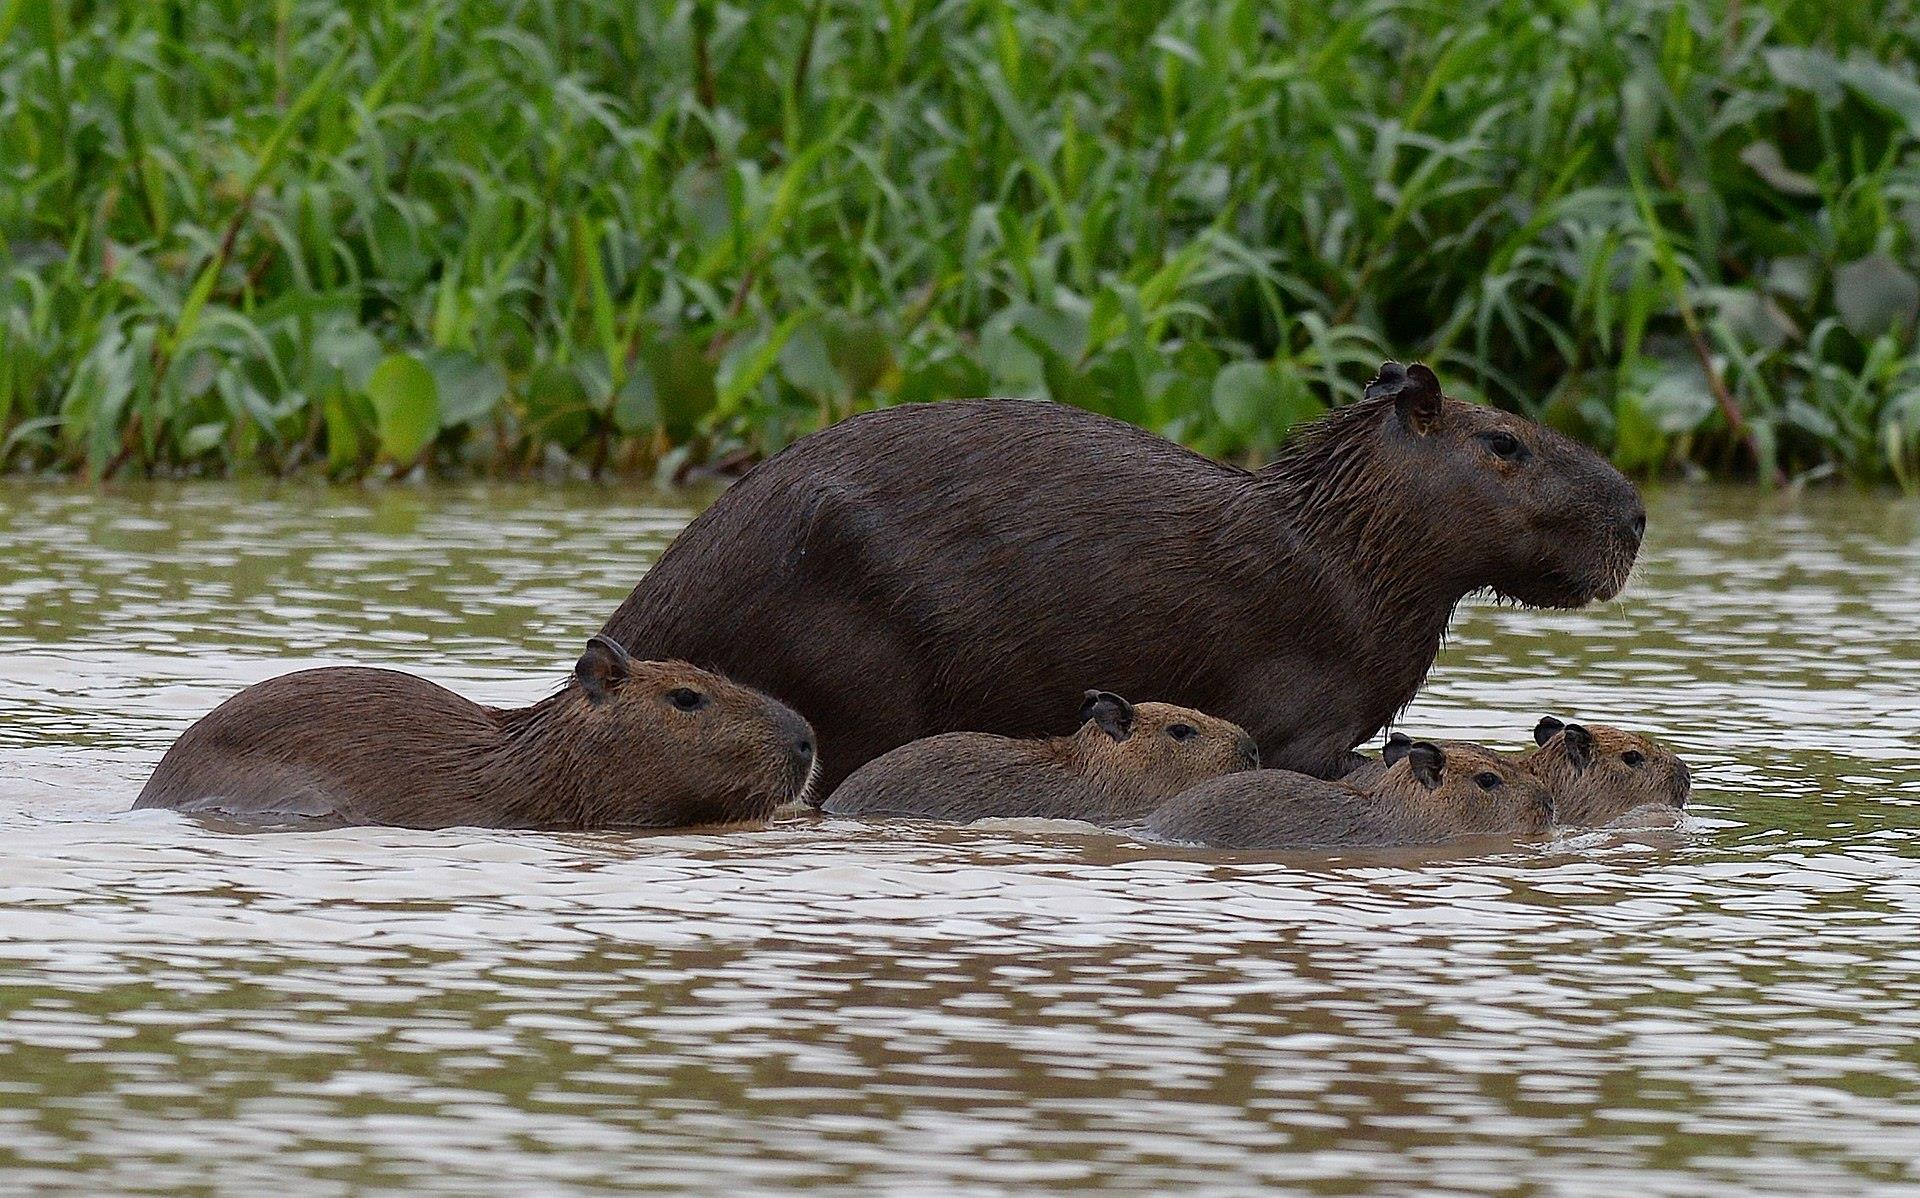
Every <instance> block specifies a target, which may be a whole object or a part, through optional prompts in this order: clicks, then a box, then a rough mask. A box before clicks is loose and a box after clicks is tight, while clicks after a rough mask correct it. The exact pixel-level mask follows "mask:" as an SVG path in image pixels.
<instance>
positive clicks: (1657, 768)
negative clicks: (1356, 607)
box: [1340, 716, 1693, 827]
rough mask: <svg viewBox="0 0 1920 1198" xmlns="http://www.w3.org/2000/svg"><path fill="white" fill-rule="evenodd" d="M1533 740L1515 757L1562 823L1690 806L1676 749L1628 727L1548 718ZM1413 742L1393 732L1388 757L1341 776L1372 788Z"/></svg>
mask: <svg viewBox="0 0 1920 1198" xmlns="http://www.w3.org/2000/svg"><path fill="white" fill-rule="evenodd" d="M1533 739H1534V743H1535V744H1536V745H1537V746H1539V747H1537V748H1535V749H1533V750H1532V751H1531V752H1528V753H1525V754H1521V755H1514V756H1513V760H1515V761H1517V762H1518V763H1519V765H1520V766H1521V768H1523V769H1525V770H1527V771H1528V772H1529V773H1531V774H1532V775H1533V776H1534V777H1536V778H1538V779H1540V781H1542V782H1544V783H1545V784H1546V786H1547V790H1548V791H1549V792H1550V793H1551V794H1552V795H1553V808H1554V822H1556V823H1558V824H1562V825H1565V826H1568V827H1596V826H1598V825H1600V824H1606V823H1611V822H1612V821H1614V820H1616V819H1619V818H1620V817H1621V816H1623V815H1626V814H1627V813H1628V812H1630V811H1637V810H1641V809H1645V808H1673V809H1675V810H1677V809H1679V808H1681V807H1684V806H1686V802H1687V795H1688V794H1689V792H1690V791H1691V790H1692V788H1693V775H1692V774H1691V772H1689V771H1688V769H1687V765H1686V763H1685V762H1684V761H1681V760H1680V758H1679V756H1678V755H1677V754H1675V753H1674V751H1673V750H1671V749H1669V748H1667V747H1666V746H1665V745H1662V744H1660V743H1659V742H1658V741H1655V740H1652V739H1650V738H1648V737H1645V736H1641V735H1640V734H1639V733H1637V732H1628V731H1627V730H1625V729H1624V728H1611V727H1608V726H1607V725H1605V724H1586V725H1581V724H1563V723H1561V722H1560V721H1559V720H1557V719H1555V718H1554V717H1552V716H1546V717H1544V718H1543V719H1541V721H1540V723H1539V724H1538V725H1536V726H1535V727H1534V730H1533ZM1412 743H1413V742H1412V741H1411V740H1409V739H1408V737H1407V735H1406V734H1405V733H1402V732H1396V733H1394V734H1393V735H1392V736H1391V737H1389V738H1388V739H1387V746H1386V752H1385V753H1384V754H1383V755H1382V757H1380V758H1368V759H1366V761H1365V763H1364V764H1362V765H1360V766H1359V767H1358V768H1356V769H1354V770H1353V771H1351V772H1350V773H1348V774H1347V775H1346V776H1345V777H1343V778H1341V779H1340V780H1341V781H1342V782H1345V783H1347V784H1348V785H1350V786H1357V787H1360V788H1362V789H1365V788H1366V787H1368V786H1371V785H1372V784H1373V783H1374V782H1375V781H1377V780H1378V779H1379V778H1380V777H1381V775H1383V774H1384V773H1385V772H1386V770H1387V767H1388V765H1389V764H1390V762H1391V761H1392V760H1397V759H1398V756H1397V755H1398V753H1401V752H1404V751H1405V748H1406V746H1407V745H1409V744H1412ZM1440 743H1441V744H1442V745H1443V746H1444V747H1446V748H1447V749H1449V750H1451V749H1453V748H1455V747H1459V746H1464V747H1468V748H1472V749H1476V750H1479V751H1480V752H1484V753H1492V752H1495V750H1492V749H1489V748H1487V747H1486V746H1485V745H1478V744H1471V743H1469V742H1457V741H1441V742H1440ZM1502 756H1508V755H1507V754H1502Z"/></svg>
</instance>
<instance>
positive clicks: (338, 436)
mask: <svg viewBox="0 0 1920 1198" xmlns="http://www.w3.org/2000/svg"><path fill="white" fill-rule="evenodd" d="M1917 57H1920V6H1915V5H1914V4H1912V3H1911V2H1910V0H1745V2H1732V0H1730V2H1725V3H1696V4H1685V3H1682V4H1664V3H1653V2H1651V0H1613V2H1609V3H1592V4H1589V3H1579V2H1575V0H1557V2H1556V0H1465V2H1464V3H1457V2H1452V0H1450V2H1448V3H1440V2H1438V0H1432V2H1427V3H1409V2H1401V0H1377V2H1365V0H1332V2H1329V3H1322V2H1320V0H1268V2H1266V3H1255V2H1252V0H1240V2H1236V0H1212V2H1201V0H1184V2H1175V0H1166V2H1149V0H1129V2H1127V3H1115V2H1114V0H1054V2H1050V3H1049V2H1043V0H862V2H854V0H744V2H742V3H702V2H686V0H681V2H654V0H639V2H638V3H636V2H635V0H521V2H512V0H464V2H455V0H444V2H439V3H434V2H428V0H385V2H375V0H358V2H354V3H347V4H341V3H335V2H331V0H328V2H322V0H173V2H161V0H149V2H147V3H139V4H134V3H116V2H110V0H101V2H97V3H79V2H72V0H68V2H60V0H54V2H52V3H44V2H34V0H0V173H3V174H4V185H3V186H0V467H4V468H9V469H54V470H71V471H78V470H85V471H89V472H92V473H95V474H100V475H105V474H111V473H116V472H127V471H155V472H205V473H221V472H230V473H250V472H259V471H265V472H289V471H296V470H302V469H315V468H320V469H326V470H329V471H332V472H334V473H336V474H342V475H353V474H358V473H362V472H367V471H384V470H389V469H404V468H407V467H410V466H412V465H413V464H414V463H415V462H416V461H418V462H425V463H427V464H429V465H430V466H432V467H434V468H441V469H451V470H479V469H484V470H495V469H498V470H512V469H523V468H526V467H529V466H550V465H551V464H553V463H554V462H555V460H556V459H557V458H558V457H559V456H560V455H565V457H566V458H567V459H568V460H570V461H571V462H573V463H577V464H579V465H580V466H582V467H585V468H592V469H601V468H607V469H623V470H635V469H638V470H646V469H653V468H657V467H660V466H662V465H665V466H668V467H670V466H672V465H674V464H675V463H677V462H679V461H682V460H686V459H688V458H693V459H721V458H728V457H736V458H737V457H739V456H740V455H742V454H743V453H754V452H766V451H770V450H773V449H776V448H778V447H779V446H781V445H783V444H785V443H786V442H788V441H790V440H792V439H793V438H794V437H796V436H799V435H801V434H803V433H805V432H807V431H809V430H810V429H813V428H815V427H818V426H819V425H820V424H822V423H823V422H827V421H831V420H834V419H837V418H839V417H842V416H844V415H846V414H847V413H849V412H851V411H855V410H859V409H863V408H868V407H873V406H877V405H884V404H892V403H900V402H905V401H909V400H921V399H933V398H942V397H950V396H961V395H980V394H1044V395H1050V396H1052V397H1054V398H1056V399H1059V400H1063V401H1066V402H1070V403H1075V404H1080V405H1083V406H1086V407H1090V408H1095V409H1098V410H1101V411H1106V412H1110V413H1112V414H1114V415H1117V416H1121V417H1124V418H1126V419H1129V420H1133V421H1137V422H1139V423H1141V424H1144V425H1147V426H1149V427H1152V428H1156V429H1159V430H1161V431H1163V432H1165V433H1167V434H1169V435H1171V436H1175V437H1178V438H1180V439H1182V440H1185V441H1187V442H1189V443H1191V444H1193V445H1196V446H1198V447H1200V448H1202V449H1205V450H1207V451H1209V452H1213V453H1218V454H1227V455H1239V456H1243V457H1247V458H1257V457H1260V456H1261V455H1264V454H1269V453H1271V452H1272V451H1273V450H1274V448H1275V447H1277V446H1278V445H1279V444H1280V443H1281V442H1282V441H1283V440H1284V439H1285V437H1286V434H1287V431H1288V428H1289V427H1290V426H1291V425H1292V424H1294V423H1295V422H1297V421H1299V420H1301V419H1304V418H1307V417H1310V416H1312V415H1313V414H1314V413H1316V412H1317V411H1319V410H1320V408H1321V406H1322V405H1323V404H1324V403H1326V402H1328V401H1329V400H1331V401H1334V402H1339V401H1342V400H1345V399H1348V398H1351V397H1352V396H1353V395H1354V394H1355V393H1356V392H1357V389H1358V387H1359V386H1360V384H1361V383H1362V382H1363V381H1364V380H1365V378H1366V377H1367V375H1368V374H1369V372H1370V371H1371V369H1372V367H1373V366H1375V365H1376V364H1377V363H1378V362H1379V361H1380V360H1381V359H1382V358H1384V357H1387V356H1389V355H1392V356H1397V357H1402V358H1414V357H1418V358H1423V359H1425V360H1426V361H1428V362H1431V363H1433V364H1434V365H1435V366H1436V367H1437V368H1438V369H1439V370H1440V372H1441V375H1442V377H1443V379H1445V380H1446V382H1447V383H1448V385H1449V389H1450V390H1452V391H1453V392H1455V393H1456V394H1460V395H1463V396H1470V397H1478V398H1484V399H1486V400H1489V401H1491V402H1495V403H1499V404H1502V405H1505V406H1508V407H1511V408H1514V409H1516V410H1519V411H1523V412H1526V413H1528V414H1531V415H1534V416H1536V417H1539V418H1543V419H1546V420H1549V421H1551V422H1553V423H1555V424H1557V425H1560V426H1562V427H1565V428H1568V429H1570V430H1573V431H1575V432H1576V433H1577V434H1579V435H1580V436H1582V437H1584V438H1585V439H1587V440H1589V441H1590V442H1592V443H1593V444H1595V445H1598V446H1600V447H1601V448H1603V449H1604V450H1606V451H1607V452H1609V453H1611V454H1612V455H1613V456H1614V458H1615V459H1616V460H1617V461H1619V462H1620V463H1621V464H1622V465H1624V466H1627V467H1629V468H1632V469H1635V470H1640V471H1649V472H1650V471H1657V470H1661V469H1671V468H1674V467H1676V466H1680V465H1682V464H1684V463H1694V464H1697V465H1698V466H1699V467H1703V468H1705V469H1706V470H1709V471H1712V472H1715V473H1728V474H1739V475H1748V476H1752V475H1756V474H1757V475H1759V476H1761V477H1768V478H1771V477H1777V476H1780V475H1783V474H1794V475H1798V474H1803V473H1814V474H1822V473H1829V472H1836V471H1837V472H1839V473H1843V474H1845V475H1847V476H1850V477H1853V478H1856V479H1859V480H1861V481H1864V482H1876V481H1885V480H1895V481H1898V482H1900V483H1902V484H1903V485H1905V486H1908V487H1909V488H1914V487H1920V354H1917V353H1916V342H1915V331H1914V330H1915V317H1916V309H1920V279H1917V278H1916V270H1917V269H1920V267H1917V265H1916V258H1917V255H1916V249H1917V248H1920V82H1916V71H1915V60H1916V58H1917Z"/></svg>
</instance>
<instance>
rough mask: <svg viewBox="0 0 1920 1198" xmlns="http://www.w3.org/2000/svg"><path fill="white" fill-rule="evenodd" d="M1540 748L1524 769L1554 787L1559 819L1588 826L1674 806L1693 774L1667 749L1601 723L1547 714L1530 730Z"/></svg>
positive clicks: (1684, 798)
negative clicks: (1646, 809)
mask: <svg viewBox="0 0 1920 1198" xmlns="http://www.w3.org/2000/svg"><path fill="white" fill-rule="evenodd" d="M1533 740H1534V743H1535V744H1537V745H1539V746H1540V747H1539V748H1538V749H1536V750H1534V752H1533V753H1532V754H1531V755H1530V756H1529V757H1528V758H1527V768H1528V769H1529V770H1531V771H1532V772H1533V774H1534V776H1535V777H1537V778H1539V779H1540V780H1541V781H1543V782H1545V783H1546V784H1547V787H1548V789H1550V790H1552V791H1553V796H1554V807H1555V813H1556V815H1557V817H1558V819H1559V821H1560V822H1561V823H1563V824H1575V825H1583V826H1587V827H1592V826H1594V825H1597V824H1604V823H1609V822H1611V821H1612V820H1615V819H1618V818H1620V817H1621V816H1622V815H1625V814H1626V813H1627V812H1629V811H1632V810H1634V809H1636V808H1640V807H1665V808H1676V809H1677V808H1679V807H1682V806H1685V805H1686V801H1687V794H1688V792H1690V791H1691V790H1692V789H1693V775H1692V773H1691V772H1690V771H1689V770H1688V769H1687V764H1686V762H1684V761H1681V760H1680V758H1679V756H1678V755H1677V754H1675V753H1674V751H1673V750H1672V749H1669V748H1667V747H1666V746H1665V745H1662V744H1658V743H1656V742H1654V741H1652V740H1649V739H1647V738H1646V737H1644V736H1641V735H1639V734H1637V733H1633V732H1628V731H1626V730H1625V729H1621V728H1609V727H1607V726H1606V725H1605V724H1563V723H1561V722H1560V721H1559V720H1557V719H1555V718H1554V717H1552V716H1547V717H1545V718H1543V719H1542V720H1541V721H1540V723H1539V724H1537V725H1535V727H1534V729H1533Z"/></svg>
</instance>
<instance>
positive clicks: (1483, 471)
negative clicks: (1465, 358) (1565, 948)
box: [1357, 362, 1647, 607]
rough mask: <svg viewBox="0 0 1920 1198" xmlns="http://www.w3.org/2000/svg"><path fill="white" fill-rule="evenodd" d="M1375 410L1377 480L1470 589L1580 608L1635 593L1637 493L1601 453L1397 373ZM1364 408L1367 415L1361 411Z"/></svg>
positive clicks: (1383, 370) (1426, 378)
mask: <svg viewBox="0 0 1920 1198" xmlns="http://www.w3.org/2000/svg"><path fill="white" fill-rule="evenodd" d="M1366 400H1367V401H1371V403H1370V404H1366V403H1365V401H1363V405H1364V406H1370V407H1373V408H1375V409H1376V410H1379V409H1385V408H1387V407H1388V406H1389V405H1391V409H1392V410H1391V414H1386V413H1385V412H1384V411H1383V412H1382V414H1381V415H1380V417H1379V420H1380V421H1381V423H1382V433H1381V443H1380V445H1379V447H1378V450H1377V453H1376V455H1375V456H1374V458H1373V460H1372V461H1371V462H1370V463H1369V465H1368V469H1369V471H1370V472H1372V473H1373V474H1374V475H1376V476H1377V477H1379V478H1380V479H1382V480H1384V482H1383V485H1390V486H1391V488H1392V489H1393V492H1394V494H1393V502H1394V503H1395V504H1396V505H1398V506H1400V507H1401V508H1402V509H1404V510H1406V511H1409V512H1414V513H1423V514H1424V519H1425V520H1426V524H1425V525H1424V526H1422V525H1414V526H1413V527H1411V528H1408V529H1407V530H1406V531H1407V532H1408V533H1409V534H1410V535H1415V536H1427V537H1432V538H1435V539H1436V540H1437V542H1438V545H1439V547H1441V548H1443V549H1444V550H1445V554H1444V560H1445V561H1446V563H1447V568H1448V569H1449V570H1457V571H1458V574H1459V578H1460V580H1461V581H1462V583H1463V584H1464V585H1467V586H1469V587H1471V588H1475V589H1477V588H1478V587H1482V586H1491V587H1492V589H1493V590H1494V591H1496V592H1497V593H1499V594H1501V595H1504V596H1506V597H1508V598H1511V599H1516V600H1518V601H1520V602H1521V603H1526V604H1530V605H1532V606H1535V607H1578V606H1580V605H1581V604H1584V603H1589V602H1592V601H1593V600H1596V599H1611V598H1613V597H1614V596H1615V595H1617V594H1619V593H1620V588H1622V587H1623V586H1625V585H1626V582H1627V574H1628V572H1629V571H1631V570H1632V568H1633V559H1634V556H1635V555H1636V554H1637V553H1638V552H1639V550H1640V538H1641V535H1642V533H1644V532H1645V531H1646V525H1647V512H1646V508H1645V507H1644V506H1643V505H1642V504H1641V502H1640V496H1639V494H1638V493H1637V492H1636V491H1635V490H1634V487H1633V484H1632V483H1630V482H1628V481H1627V479H1626V477H1625V476H1624V475H1622V474H1621V473H1620V472H1619V471H1618V470H1615V469H1614V468H1613V467H1612V466H1611V465H1609V464H1608V463H1607V462H1605V461H1604V460H1602V459H1601V458H1600V457H1599V456H1598V455H1597V454H1595V453H1594V452H1593V451H1592V450H1589V449H1587V448H1585V447H1584V446H1581V445H1578V444H1576V443H1575V442H1573V441H1572V440H1570V439H1569V438H1567V437H1563V436H1561V435H1560V434H1559V433H1556V432H1554V431H1553V430H1552V429H1548V428H1543V427H1541V426H1540V425H1537V424H1534V423H1533V422H1531V421H1528V420H1523V419H1521V418H1520V417H1518V416H1515V415H1512V414H1510V413H1507V412H1503V411H1501V410H1499V409H1498V408H1492V407H1487V406H1484V405H1481V404H1472V403H1466V402H1463V401H1461V400H1456V399H1449V398H1447V397H1446V396H1443V395H1442V394H1441V393H1440V380H1439V379H1438V378H1436V377H1434V373H1433V371H1431V370H1429V369H1427V368H1426V367H1425V366H1422V365H1420V364H1419V363H1417V362H1416V363H1415V364H1414V365H1412V366H1407V367H1402V366H1401V365H1400V364H1399V363H1398V362H1387V363H1384V364H1383V365H1382V366H1381V367H1380V374H1379V376H1378V377H1377V378H1375V379H1374V380H1373V382H1371V383H1369V384H1368V385H1367V390H1366ZM1357 406H1362V405H1357Z"/></svg>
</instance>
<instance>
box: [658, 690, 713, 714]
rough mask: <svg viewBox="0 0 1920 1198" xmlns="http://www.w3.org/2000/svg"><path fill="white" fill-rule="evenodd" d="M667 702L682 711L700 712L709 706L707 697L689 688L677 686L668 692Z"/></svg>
mask: <svg viewBox="0 0 1920 1198" xmlns="http://www.w3.org/2000/svg"><path fill="white" fill-rule="evenodd" d="M667 702H669V703H671V704H673V705H674V706H675V707H678V708H679V709H680V710H681V711H699V710H700V709H701V708H702V707H705V706H706V705H707V697H706V696H705V695H703V694H701V693H700V692H699V691H697V690H693V689H691V688H689V687H684V686H676V687H674V688H673V689H672V690H670V691H668V692H667Z"/></svg>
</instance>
